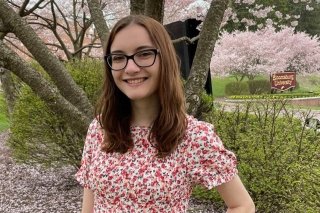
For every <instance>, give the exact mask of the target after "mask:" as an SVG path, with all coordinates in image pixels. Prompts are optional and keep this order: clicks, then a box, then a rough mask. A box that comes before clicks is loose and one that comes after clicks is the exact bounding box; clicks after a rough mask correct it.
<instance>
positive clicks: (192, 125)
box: [186, 115, 214, 136]
mask: <svg viewBox="0 0 320 213" xmlns="http://www.w3.org/2000/svg"><path fill="white" fill-rule="evenodd" d="M187 121H188V126H187V131H186V133H187V134H188V135H190V136H191V135H199V134H208V133H214V127H213V125H212V124H211V123H208V122H205V121H199V120H198V119H196V118H194V117H193V116H190V115H188V116H187Z"/></svg>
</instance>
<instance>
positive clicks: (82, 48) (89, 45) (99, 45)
mask: <svg viewBox="0 0 320 213" xmlns="http://www.w3.org/2000/svg"><path fill="white" fill-rule="evenodd" d="M86 48H101V44H88V45H85V46H83V47H81V48H80V49H78V50H77V51H75V52H74V53H73V54H77V53H78V52H81V51H82V50H84V49H86Z"/></svg>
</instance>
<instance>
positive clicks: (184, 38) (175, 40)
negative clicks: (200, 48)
mask: <svg viewBox="0 0 320 213" xmlns="http://www.w3.org/2000/svg"><path fill="white" fill-rule="evenodd" d="M199 38H200V36H199V35H198V36H195V37H193V38H191V39H190V38H189V37H187V36H183V37H181V38H177V39H174V40H172V43H174V44H177V43H179V42H182V41H185V42H187V43H188V44H193V43H194V42H195V41H197V40H198V39H199Z"/></svg>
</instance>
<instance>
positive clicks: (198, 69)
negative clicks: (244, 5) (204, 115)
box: [186, 0, 228, 115]
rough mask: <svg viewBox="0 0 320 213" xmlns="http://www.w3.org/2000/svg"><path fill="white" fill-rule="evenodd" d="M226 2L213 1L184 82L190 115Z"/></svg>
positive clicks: (204, 78) (201, 87)
mask: <svg viewBox="0 0 320 213" xmlns="http://www.w3.org/2000/svg"><path fill="white" fill-rule="evenodd" d="M227 6H228V1H226V0H213V1H212V2H211V5H210V8H209V10H208V13H207V16H206V18H205V20H204V22H203V27H202V30H201V32H200V38H199V41H198V45H197V50H196V53H195V57H194V59H193V64H192V67H191V72H190V73H191V74H190V76H189V78H188V80H187V82H186V99H187V110H188V113H189V114H191V115H196V114H197V109H198V108H199V106H200V100H201V94H202V93H203V91H204V89H203V87H204V85H205V81H206V79H207V75H208V71H209V69H210V61H211V56H212V52H213V50H214V45H215V43H216V41H217V39H218V35H219V29H220V24H221V22H222V18H223V15H224V11H225V10H226V9H227Z"/></svg>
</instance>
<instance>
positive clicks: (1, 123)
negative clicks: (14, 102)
mask: <svg viewBox="0 0 320 213" xmlns="http://www.w3.org/2000/svg"><path fill="white" fill-rule="evenodd" d="M8 128H9V121H8V118H7V115H6V107H5V103H4V97H3V94H2V92H1V91H0V132H2V131H4V130H5V129H8Z"/></svg>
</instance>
